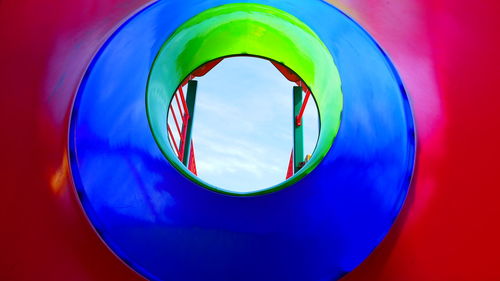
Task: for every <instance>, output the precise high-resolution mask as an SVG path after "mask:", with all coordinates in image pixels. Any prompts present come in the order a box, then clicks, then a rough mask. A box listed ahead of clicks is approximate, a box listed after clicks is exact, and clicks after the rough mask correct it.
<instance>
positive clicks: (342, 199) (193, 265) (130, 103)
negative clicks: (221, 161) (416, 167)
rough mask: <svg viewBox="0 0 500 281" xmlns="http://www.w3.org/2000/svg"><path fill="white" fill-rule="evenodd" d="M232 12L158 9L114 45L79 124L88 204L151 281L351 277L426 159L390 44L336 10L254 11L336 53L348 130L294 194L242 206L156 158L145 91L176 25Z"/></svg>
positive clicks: (78, 169) (77, 157)
mask: <svg viewBox="0 0 500 281" xmlns="http://www.w3.org/2000/svg"><path fill="white" fill-rule="evenodd" d="M232 2H236V1H230V0H212V1H199V0H185V1H161V2H158V3H155V4H153V5H151V6H149V7H148V8H146V9H145V10H143V11H142V12H140V13H139V14H137V15H136V16H134V17H133V18H132V19H131V20H129V21H128V22H126V23H125V24H124V25H123V26H122V27H121V28H120V29H119V30H118V31H117V32H116V33H115V34H114V35H113V36H112V37H111V38H110V39H109V41H108V42H107V43H106V44H105V45H104V46H103V48H102V49H101V51H100V52H99V54H98V55H97V56H96V58H95V59H94V61H93V63H92V64H91V66H90V67H89V69H88V72H87V73H86V76H85V78H84V80H83V83H82V85H81V87H80V91H79V93H78V96H77V101H76V103H75V108H74V112H73V117H72V125H71V136H70V148H71V151H70V153H71V155H70V156H71V162H72V171H73V175H74V178H75V182H76V185H77V189H78V193H79V195H80V198H81V201H82V204H83V206H84V208H85V210H86V212H87V214H88V215H89V217H90V219H91V221H92V223H93V224H94V226H95V227H96V229H97V230H98V231H99V233H100V234H101V236H102V237H103V239H104V240H105V241H106V242H107V243H108V245H109V246H110V247H111V248H112V249H113V250H114V251H115V253H116V254H118V255H119V256H120V257H121V258H122V259H124V260H125V261H126V262H127V263H129V264H130V265H131V266H132V267H133V268H135V269H136V270H138V271H139V272H140V273H141V274H143V275H145V276H147V277H148V278H150V279H158V280H219V281H224V280H252V281H254V280H262V281H267V280H269V281H275V280H288V281H294V280H297V281H320V280H332V279H336V278H339V277H340V276H342V275H343V274H345V273H347V272H349V271H351V270H352V269H354V268H355V267H356V266H357V265H358V264H359V263H360V262H361V261H362V260H364V259H365V258H366V257H367V256H368V255H369V253H370V252H371V251H372V250H373V249H374V248H375V247H376V246H377V245H378V243H379V242H380V241H381V240H382V238H383V237H384V236H385V234H386V233H387V231H388V230H389V228H390V226H391V225H392V222H393V221H394V219H395V218H396V216H397V214H398V212H399V210H400V208H401V205H402V203H403V201H404V198H405V196H406V193H407V190H408V186H409V181H410V177H411V174H412V169H413V160H414V152H415V142H414V127H413V120H412V116H411V112H410V108H409V104H408V100H407V97H406V93H405V91H404V89H403V87H402V84H401V82H400V80H399V78H398V75H397V73H396V72H395V70H394V69H393V67H392V64H391V63H390V62H389V60H388V58H387V57H386V56H385V54H384V53H383V52H382V51H381V49H380V48H379V47H378V45H377V44H376V43H375V42H374V41H373V40H372V39H371V37H370V36H369V35H368V34H367V33H366V32H365V31H364V30H362V29H361V28H360V27H359V26H358V25H357V24H356V23H354V22H353V21H352V20H351V19H349V18H348V17H347V16H345V15H344V14H342V13H341V12H339V11H338V10H337V9H335V8H333V7H331V6H330V5H329V4H326V3H324V2H322V1H319V0H318V1H317V0H309V1H301V2H300V4H297V1H296V0H279V1H271V0H258V1H252V2H256V3H262V4H268V5H272V6H275V7H277V8H279V9H282V10H284V11H286V12H288V13H291V14H293V15H295V16H296V17H298V18H299V19H301V20H302V21H304V22H305V23H306V24H308V25H309V26H310V27H311V28H312V29H313V30H314V31H315V32H316V33H317V34H318V35H319V36H320V38H321V39H322V40H323V41H324V42H325V44H326V45H327V47H328V48H329V49H330V51H331V52H332V54H333V57H334V58H335V62H336V64H337V66H338V68H339V71H340V75H341V78H342V89H343V93H344V112H343V120H342V124H341V128H340V131H339V134H338V136H337V139H336V141H335V143H334V146H333V147H332V149H331V150H330V152H329V154H328V155H327V156H326V157H325V159H324V160H323V162H322V163H321V164H320V165H319V166H318V167H317V168H316V169H315V170H314V171H313V172H312V173H311V174H310V175H308V176H306V177H305V178H304V179H303V180H302V181H300V182H299V183H298V184H296V185H294V186H292V187H289V188H286V189H284V190H281V191H279V192H276V193H273V194H269V195H265V196H258V197H241V198H240V197H230V196H226V195H222V194H218V193H214V192H211V191H209V190H207V189H204V188H202V187H199V186H197V185H196V184H194V183H193V182H191V181H189V180H187V179H185V178H184V177H183V176H182V175H181V174H180V173H179V172H177V170H175V169H174V168H173V167H172V166H171V165H170V164H169V163H168V161H167V160H166V159H165V158H164V156H163V155H162V154H161V152H160V150H159V148H158V147H157V145H156V143H155V141H154V139H153V137H152V134H151V131H150V128H149V125H148V122H147V116H146V112H145V110H146V107H145V88H146V83H147V78H148V74H149V70H150V67H151V65H152V62H153V60H154V58H155V56H156V54H157V52H158V51H159V48H160V47H161V45H162V44H163V42H164V41H165V40H166V39H167V38H168V36H169V35H170V34H171V33H172V32H173V31H174V30H175V28H176V27H177V26H179V25H180V24H182V23H183V22H184V21H186V20H187V19H189V18H190V17H192V16H194V15H196V14H197V13H199V12H201V11H203V10H205V9H208V8H211V7H214V6H218V5H221V4H226V3H232ZM238 2H242V1H238Z"/></svg>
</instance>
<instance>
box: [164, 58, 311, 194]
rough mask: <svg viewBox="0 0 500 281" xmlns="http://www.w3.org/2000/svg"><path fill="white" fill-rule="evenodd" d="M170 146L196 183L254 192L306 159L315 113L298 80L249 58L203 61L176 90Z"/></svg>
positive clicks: (280, 179)
mask: <svg viewBox="0 0 500 281" xmlns="http://www.w3.org/2000/svg"><path fill="white" fill-rule="evenodd" d="M166 129H167V131H168V134H169V141H170V146H171V147H170V148H171V149H172V150H173V154H175V155H176V156H177V159H178V160H179V161H181V162H182V163H183V164H184V166H185V167H186V168H187V169H188V170H189V171H190V172H191V173H192V174H193V175H196V176H197V177H198V178H197V182H198V183H201V184H202V185H204V184H209V185H212V186H216V187H217V188H218V189H223V190H226V191H227V192H229V193H236V194H239V193H255V192H259V191H262V190H266V189H269V188H270V187H272V186H276V185H279V184H281V183H282V182H284V181H285V180H287V179H288V178H291V177H292V176H293V175H294V174H295V173H297V172H298V171H299V170H300V169H301V168H303V167H304V166H305V164H306V163H307V162H308V161H309V159H311V158H312V154H313V152H314V149H315V147H316V143H317V140H318V133H319V117H318V110H317V107H316V103H315V101H314V98H313V97H312V94H311V91H310V90H309V88H308V87H307V86H306V85H305V83H304V82H303V81H302V79H301V78H300V77H298V76H297V75H296V74H295V73H294V72H293V71H292V70H290V69H288V68H287V67H285V66H283V65H282V64H279V63H278V62H275V61H272V60H269V59H264V58H258V57H251V56H238V57H226V58H220V59H216V60H213V61H210V62H208V63H206V64H204V65H202V66H200V67H199V68H197V69H196V70H195V71H193V72H192V73H191V74H190V75H189V76H188V78H187V79H186V80H185V81H184V82H183V83H181V85H180V86H179V87H178V88H177V90H176V91H175V93H174V94H173V97H172V99H171V103H170V105H169V111H168V122H167V128H166Z"/></svg>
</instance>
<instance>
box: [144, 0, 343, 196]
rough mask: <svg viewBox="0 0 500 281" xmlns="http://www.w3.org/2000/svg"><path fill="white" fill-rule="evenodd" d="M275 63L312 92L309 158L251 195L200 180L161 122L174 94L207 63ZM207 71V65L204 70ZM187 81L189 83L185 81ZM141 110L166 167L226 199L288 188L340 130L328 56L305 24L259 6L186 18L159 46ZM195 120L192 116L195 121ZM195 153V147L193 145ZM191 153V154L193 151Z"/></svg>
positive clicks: (337, 92) (336, 80) (335, 77)
mask: <svg viewBox="0 0 500 281" xmlns="http://www.w3.org/2000/svg"><path fill="white" fill-rule="evenodd" d="M242 55H243V56H256V57H261V58H268V59H269V60H271V61H274V62H279V64H277V65H281V66H286V68H288V69H292V70H293V72H294V73H295V74H296V75H297V76H298V77H300V79H301V81H303V82H304V84H306V85H307V86H308V89H310V91H312V93H314V99H315V101H316V104H317V107H318V111H319V112H320V113H319V119H320V123H321V127H320V129H319V136H318V141H317V145H316V149H315V152H314V153H313V155H312V157H311V159H310V160H309V161H308V162H307V163H306V164H305V165H304V167H302V168H301V169H300V170H299V171H297V172H296V173H295V174H294V175H293V176H292V177H291V178H289V179H288V180H286V181H285V182H283V183H280V184H277V185H274V186H272V187H270V188H267V189H264V190H260V191H256V192H233V191H228V190H226V189H224V188H220V187H217V186H214V185H211V184H208V183H205V182H202V181H200V180H199V179H198V178H197V177H196V176H195V175H194V174H193V173H191V172H190V171H189V170H188V169H187V168H186V166H187V167H189V164H186V165H185V164H184V163H183V162H182V161H180V160H179V159H178V156H177V155H176V154H175V153H174V150H173V149H171V145H170V140H169V133H168V130H166V129H165V127H166V124H165V123H166V120H167V118H168V117H167V115H168V111H169V106H170V104H171V101H172V98H174V93H176V89H178V88H179V85H181V84H183V83H184V82H186V77H189V75H191V74H192V73H193V72H195V71H200V72H204V71H206V69H205V68H204V67H201V69H200V66H204V65H206V64H207V62H214V61H217V60H219V59H220V58H226V57H232V56H242ZM209 68H210V67H209ZM187 80H189V79H187ZM146 108H147V114H148V120H149V125H150V127H151V130H152V133H153V136H154V138H155V140H156V142H157V144H158V146H159V148H160V149H161V151H162V152H163V154H164V155H165V156H166V158H167V159H168V160H169V161H170V163H171V164H172V165H173V166H174V167H175V168H177V169H178V170H179V171H180V172H181V173H183V174H184V175H185V176H186V177H187V178H189V179H191V180H193V181H195V182H197V183H199V184H201V185H202V186H204V187H206V188H208V189H211V190H214V191H217V192H221V193H226V194H231V195H257V194H264V193H269V192H272V191H277V190H279V189H283V188H285V187H287V186H290V185H292V184H294V183H295V182H297V181H298V180H300V179H301V178H303V177H304V176H305V175H307V174H308V173H310V172H311V171H312V170H313V169H314V168H315V167H316V166H317V165H318V164H319V162H320V161H321V160H322V159H323V158H324V157H325V155H326V154H327V152H328V151H329V149H330V147H331V145H332V143H333V140H334V139H335V136H336V134H337V132H338V129H339V126H340V115H341V111H342V91H341V85H340V77H339V73H338V70H337V67H336V66H335V63H334V61H333V58H332V55H331V54H330V52H329V50H328V48H326V46H325V44H324V43H323V42H322V41H321V39H320V38H319V37H318V36H317V35H316V34H315V33H314V31H312V30H311V29H310V28H309V27H308V26H307V25H306V24H304V23H303V22H301V21H300V20H299V19H297V18H295V17H293V16H292V15H290V14H288V13H286V12H284V11H281V10H279V9H276V8H273V7H269V6H265V5H260V4H249V3H239V4H227V5H222V6H219V7H216V8H212V9H209V10H206V11H204V12H202V13H200V14H198V15H196V16H195V17H193V18H191V19H189V20H188V21H186V22H185V23H184V24H182V25H181V26H179V28H177V30H176V31H175V32H174V33H173V34H172V35H171V36H170V38H169V39H168V40H167V41H166V42H165V43H164V45H163V46H162V48H161V50H160V51H159V53H158V56H157V57H156V59H155V61H154V63H153V66H152V68H151V73H150V76H149V80H148V85H147V93H146ZM195 118H196V117H195ZM195 149H196V147H195ZM195 153H196V152H195Z"/></svg>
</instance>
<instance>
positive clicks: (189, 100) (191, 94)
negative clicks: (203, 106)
mask: <svg viewBox="0 0 500 281" xmlns="http://www.w3.org/2000/svg"><path fill="white" fill-rule="evenodd" d="M197 87H198V81H196V80H191V81H189V82H188V88H187V96H186V104H187V113H188V114H189V119H188V121H187V122H188V123H187V127H186V138H185V140H184V145H185V146H184V157H183V158H182V162H183V163H184V165H185V166H186V167H188V165H189V153H190V151H191V137H192V130H193V119H194V105H195V101H196V89H197Z"/></svg>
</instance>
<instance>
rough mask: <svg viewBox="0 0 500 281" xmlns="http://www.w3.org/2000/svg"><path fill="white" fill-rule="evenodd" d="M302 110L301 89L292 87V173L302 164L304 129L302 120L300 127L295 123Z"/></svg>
mask: <svg viewBox="0 0 500 281" xmlns="http://www.w3.org/2000/svg"><path fill="white" fill-rule="evenodd" d="M301 108H302V88H301V87H297V86H295V87H293V167H294V172H295V173H297V172H298V171H299V170H300V168H301V167H300V166H301V163H302V162H304V127H303V126H302V120H300V124H301V125H300V126H299V125H298V122H297V121H296V118H297V116H298V115H299V113H300V109H301Z"/></svg>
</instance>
